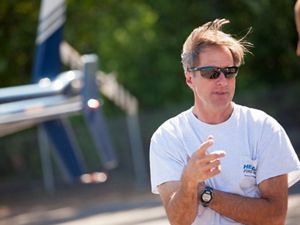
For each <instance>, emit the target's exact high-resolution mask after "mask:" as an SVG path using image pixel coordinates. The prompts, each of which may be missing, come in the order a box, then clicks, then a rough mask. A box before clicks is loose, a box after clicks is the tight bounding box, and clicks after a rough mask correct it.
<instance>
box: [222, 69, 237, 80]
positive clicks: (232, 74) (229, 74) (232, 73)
mask: <svg viewBox="0 0 300 225" xmlns="http://www.w3.org/2000/svg"><path fill="white" fill-rule="evenodd" d="M237 72H238V67H226V68H224V69H223V73H224V75H225V77H226V78H231V77H235V76H236V74H237Z"/></svg>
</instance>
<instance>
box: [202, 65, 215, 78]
mask: <svg viewBox="0 0 300 225" xmlns="http://www.w3.org/2000/svg"><path fill="white" fill-rule="evenodd" d="M200 73H201V76H202V77H204V78H207V79H216V78H218V77H219V76H220V71H218V70H217V69H216V68H213V67H212V68H205V69H203V70H201V71H200Z"/></svg>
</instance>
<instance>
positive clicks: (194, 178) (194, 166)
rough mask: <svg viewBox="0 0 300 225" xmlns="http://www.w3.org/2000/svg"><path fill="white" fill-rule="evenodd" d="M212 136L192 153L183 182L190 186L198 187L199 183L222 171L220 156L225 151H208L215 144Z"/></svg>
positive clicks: (222, 155) (184, 172) (183, 175)
mask: <svg viewBox="0 0 300 225" xmlns="http://www.w3.org/2000/svg"><path fill="white" fill-rule="evenodd" d="M213 142H214V140H213V138H212V137H211V136H210V137H209V138H208V139H207V141H205V142H204V143H202V144H201V146H200V148H199V149H198V150H197V151H196V152H194V153H193V154H192V156H191V157H190V159H189V161H188V164H187V166H186V167H185V169H184V171H183V174H182V178H181V181H182V184H183V185H187V186H188V187H189V188H194V187H197V185H198V184H199V183H202V182H203V181H205V180H207V179H209V178H211V177H213V176H216V175H217V174H219V173H220V172H221V165H220V160H219V159H220V158H221V157H224V156H225V152H224V151H216V152H212V153H210V154H209V153H207V149H208V148H209V147H211V146H212V145H213Z"/></svg>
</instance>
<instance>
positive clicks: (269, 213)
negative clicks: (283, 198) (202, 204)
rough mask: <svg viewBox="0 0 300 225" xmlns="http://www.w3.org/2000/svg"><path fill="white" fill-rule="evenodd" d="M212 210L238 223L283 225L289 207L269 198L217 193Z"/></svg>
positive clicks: (212, 203)
mask: <svg viewBox="0 0 300 225" xmlns="http://www.w3.org/2000/svg"><path fill="white" fill-rule="evenodd" d="M214 194H215V195H214V200H213V202H211V204H210V206H209V207H210V208H211V209H213V210H215V211H216V212H218V213H220V214H222V215H224V216H226V217H229V218H231V219H233V220H235V221H237V222H240V223H243V224H249V225H256V224H258V225H260V224H264V225H283V224H284V221H285V217H286V212H287V205H285V204H281V203H280V202H279V203H278V202H276V200H274V199H273V200H271V199H268V198H249V197H244V196H239V195H235V194H230V193H226V192H221V191H217V190H216V191H215V193H214Z"/></svg>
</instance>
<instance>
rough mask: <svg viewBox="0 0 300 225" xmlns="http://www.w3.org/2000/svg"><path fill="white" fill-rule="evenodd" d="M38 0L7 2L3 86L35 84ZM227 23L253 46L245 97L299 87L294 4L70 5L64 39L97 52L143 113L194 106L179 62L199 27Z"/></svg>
mask: <svg viewBox="0 0 300 225" xmlns="http://www.w3.org/2000/svg"><path fill="white" fill-rule="evenodd" d="M38 10H39V2H38V1H29V0H23V1H16V0H15V1H2V2H1V3H0V22H1V28H0V41H1V43H2V51H1V53H0V80H1V86H8V85H16V84H22V83H28V82H30V76H31V68H32V60H33V54H34V40H35V35H36V30H37V18H38ZM215 18H228V19H230V20H231V24H229V25H226V26H225V30H226V31H228V32H231V33H233V34H235V35H236V36H237V37H243V36H244V35H245V34H246V33H247V31H248V29H249V28H250V27H252V32H251V33H250V34H249V35H248V37H247V40H248V41H250V42H252V43H253V44H254V46H255V47H254V48H253V49H251V51H252V52H253V55H248V56H247V57H246V64H245V65H244V66H243V67H242V68H241V70H240V76H239V78H238V90H241V89H249V88H253V87H259V86H270V85H274V84H281V83H284V82H294V81H295V80H299V79H300V78H299V76H298V74H297V71H299V70H300V65H299V58H297V57H296V55H295V47H296V41H297V33H296V28H295V24H294V15H293V2H292V1H281V0H275V1H274V0H273V1H271V0H257V1H248V0H242V1H237V0H229V1H226V2H225V1H221V0H211V1H199V0H190V1H181V0H173V1H165V0H155V1H154V0H123V1H117V0H103V1H91V0H85V1H75V0H68V1H67V22H66V25H65V32H64V39H65V40H67V41H68V42H70V43H71V45H73V46H74V47H75V48H76V49H78V50H79V52H80V53H82V54H84V53H96V54H98V55H99V57H100V61H101V69H102V70H104V71H106V72H114V73H116V74H117V79H118V80H119V82H120V83H122V84H123V85H124V86H125V87H126V88H127V89H129V90H130V92H132V93H133V94H134V95H135V96H137V97H138V99H139V102H140V105H141V107H142V108H143V109H148V108H153V107H164V106H168V105H169V104H174V103H177V102H182V101H186V100H187V99H191V91H190V90H189V89H188V88H187V86H186V85H185V81H184V76H183V71H182V68H181V63H180V53H181V47H182V44H183V42H184V40H185V38H186V37H187V36H188V35H189V33H190V32H191V31H192V29H193V28H195V27H196V26H199V25H200V24H203V23H205V22H207V21H209V20H213V19H215Z"/></svg>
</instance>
